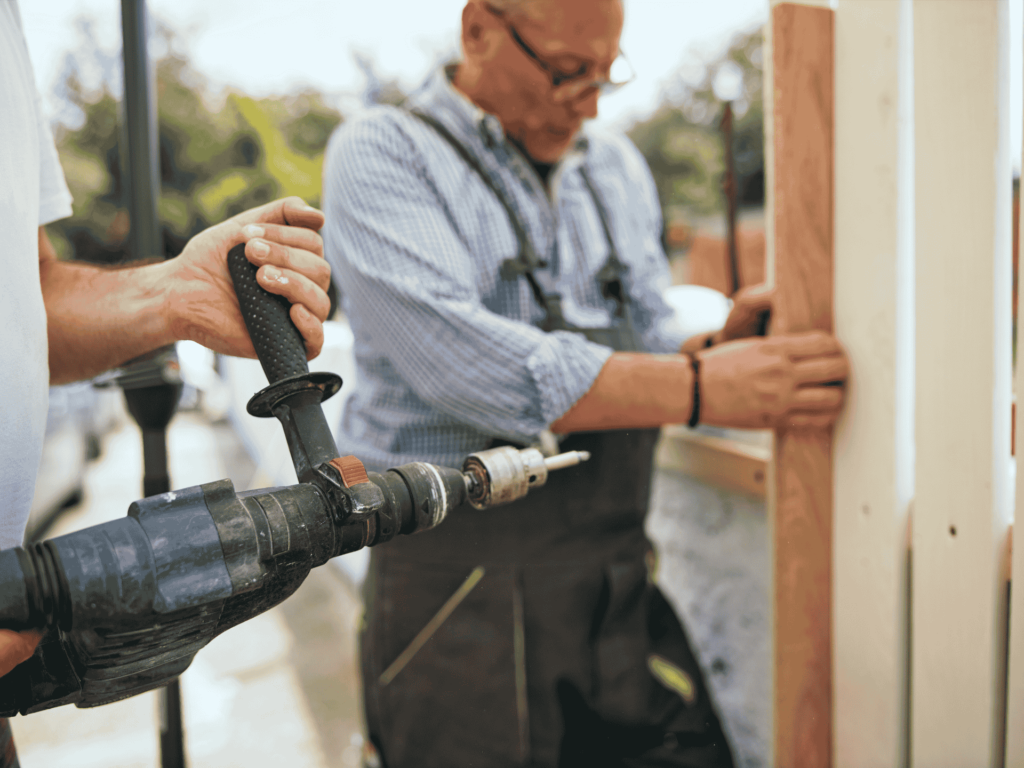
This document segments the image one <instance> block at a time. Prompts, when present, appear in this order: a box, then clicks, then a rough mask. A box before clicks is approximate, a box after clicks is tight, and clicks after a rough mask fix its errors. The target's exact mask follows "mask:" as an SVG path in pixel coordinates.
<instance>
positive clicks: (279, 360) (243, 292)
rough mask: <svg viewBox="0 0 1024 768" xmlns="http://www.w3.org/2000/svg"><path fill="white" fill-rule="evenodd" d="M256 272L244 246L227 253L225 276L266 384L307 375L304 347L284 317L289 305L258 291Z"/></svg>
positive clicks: (275, 296) (269, 294)
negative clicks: (226, 274) (226, 275)
mask: <svg viewBox="0 0 1024 768" xmlns="http://www.w3.org/2000/svg"><path fill="white" fill-rule="evenodd" d="M258 269H259V268H258V267H257V266H256V265H255V264H253V263H252V262H250V261H249V260H248V259H247V258H245V243H242V244H240V245H236V246H235V247H234V248H232V249H231V250H230V251H228V272H230V273H231V280H232V282H234V284H235V293H236V294H237V295H238V306H239V307H240V308H241V310H242V319H243V320H245V327H246V328H248V329H249V338H251V339H252V345H253V346H254V347H255V348H256V356H257V357H258V358H259V359H260V365H262V366H263V372H264V373H265V374H267V381H269V382H270V383H271V384H274V383H276V382H278V381H280V380H281V379H284V378H287V377H289V376H296V375H298V374H303V373H309V366H308V365H307V364H306V343H305V341H303V339H302V334H301V333H299V329H298V328H296V327H295V324H294V323H292V319H291V317H289V316H288V311H289V309H290V308H291V302H290V301H288V299H286V298H284V297H283V296H278V295H277V294H273V293H270V292H269V291H266V290H264V289H263V288H261V287H260V284H259V283H257V282H256V271H257V270H258Z"/></svg>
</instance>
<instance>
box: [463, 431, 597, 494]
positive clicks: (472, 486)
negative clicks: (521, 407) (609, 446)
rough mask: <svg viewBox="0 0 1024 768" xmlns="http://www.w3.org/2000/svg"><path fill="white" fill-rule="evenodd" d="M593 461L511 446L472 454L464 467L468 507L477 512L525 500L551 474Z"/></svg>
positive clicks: (576, 455) (582, 456)
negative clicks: (548, 455)
mask: <svg viewBox="0 0 1024 768" xmlns="http://www.w3.org/2000/svg"><path fill="white" fill-rule="evenodd" d="M589 458H590V454H589V453H587V452H586V451H568V452H567V453H560V454H558V455H557V456H551V457H547V458H545V456H544V454H543V453H541V452H540V451H539V450H538V449H537V448H523V449H518V448H514V447H513V446H510V445H503V446H501V447H499V448H491V449H489V450H486V451H479V452H478V453H473V454H470V455H469V456H468V457H467V458H466V461H465V463H464V464H463V465H462V471H463V473H465V475H466V478H467V480H466V482H467V485H468V488H469V503H470V504H472V505H473V506H474V507H476V508H477V509H486V508H488V507H496V506H498V505H500V504H508V503H510V502H513V501H515V500H516V499H521V498H523V497H524V496H525V495H526V494H527V493H529V492H530V491H531V490H532V489H534V488H539V487H540V486H542V485H544V484H545V483H546V482H547V481H548V472H551V471H553V470H556V469H564V468H566V467H573V466H576V465H577V464H579V463H580V462H583V461H586V460H587V459H589Z"/></svg>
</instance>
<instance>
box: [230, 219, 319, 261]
mask: <svg viewBox="0 0 1024 768" xmlns="http://www.w3.org/2000/svg"><path fill="white" fill-rule="evenodd" d="M242 237H243V239H245V240H252V239H254V238H260V239H261V240H263V241H264V242H268V243H270V244H275V243H276V244H280V245H285V246H290V247H292V248H299V249H302V250H305V251H309V252H310V253H311V254H315V255H316V256H317V257H323V255H324V241H323V238H322V237H320V235H319V233H317V232H314V231H313V230H311V229H304V228H303V227H289V226H287V225H283V224H250V225H246V226H244V227H242Z"/></svg>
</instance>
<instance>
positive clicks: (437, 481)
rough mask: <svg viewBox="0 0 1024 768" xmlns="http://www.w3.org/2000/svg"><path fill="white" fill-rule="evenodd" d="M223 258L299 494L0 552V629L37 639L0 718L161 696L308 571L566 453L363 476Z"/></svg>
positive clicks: (271, 322)
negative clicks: (199, 656) (200, 655)
mask: <svg viewBox="0 0 1024 768" xmlns="http://www.w3.org/2000/svg"><path fill="white" fill-rule="evenodd" d="M229 259H230V261H229V264H230V270H231V272H232V275H233V277H234V280H235V281H236V286H237V290H238V294H239V302H240V306H241V308H242V312H243V316H244V317H245V320H246V324H247V326H248V328H249V331H250V334H251V336H252V338H253V344H254V346H255V347H256V350H257V353H258V355H259V357H260V362H261V363H262V365H263V367H264V370H265V371H266V373H267V377H268V379H269V380H270V385H269V386H268V387H267V388H265V389H264V390H263V391H262V392H260V393H258V394H257V395H256V396H255V397H254V398H253V399H252V401H250V403H249V411H250V413H254V414H255V415H260V416H269V415H274V416H276V417H277V418H278V419H279V420H280V421H281V423H282V425H283V426H284V429H285V435H286V438H287V440H288V445H289V449H290V451H291V454H292V458H293V460H294V462H295V469H296V472H297V474H298V476H299V479H300V483H299V484H297V485H294V486H290V487H286V488H270V489H262V490H256V491H246V492H243V493H236V492H235V489H234V487H233V486H232V484H231V482H230V481H228V480H221V481H218V482H214V483H207V484H205V485H201V486H196V487H192V488H186V489H183V490H178V491H173V492H170V493H165V494H160V495H157V496H151V497H149V498H145V499H141V500H140V501H137V502H135V503H133V504H132V505H131V507H130V508H129V510H128V515H127V517H124V518H120V519H118V520H113V521H110V522H107V523H103V524H101V525H96V526H92V527H90V528H86V529H84V530H81V531H76V532H74V533H70V534H67V535H65V536H59V537H56V538H54V539H50V540H47V541H44V542H41V543H37V544H33V545H31V546H30V547H27V548H24V549H23V548H21V547H15V548H12V549H9V550H4V551H2V552H0V628H5V629H16V630H20V629H27V628H44V629H45V630H46V634H45V637H44V640H43V642H42V643H41V644H40V645H39V647H38V648H37V650H36V653H35V655H34V656H33V657H32V658H31V659H29V660H28V661H26V662H25V663H24V664H21V665H20V666H18V667H17V668H15V670H14V671H13V672H11V673H10V674H8V675H7V676H5V677H3V678H2V679H0V716H11V715H14V714H16V713H22V714H25V713H28V712H35V711H39V710H42V709H49V708H51V707H55V706H59V705H62V704H70V703H73V704H76V705H77V706H79V707H87V706H97V705H101V704H106V703H109V702H113V701H118V700H120V699H124V698H128V697H129V696H134V695H135V694H138V693H142V692H144V691H147V690H151V689H153V688H157V687H159V686H161V685H165V684H166V683H167V682H169V681H170V680H171V679H173V678H174V677H177V676H178V675H180V674H181V673H182V672H183V671H184V670H185V669H186V668H187V667H188V666H189V664H190V663H191V661H192V658H193V656H194V655H195V653H196V652H197V651H198V650H199V649H200V648H202V647H203V646H205V645H206V644H207V643H208V642H209V641H210V640H212V639H213V638H214V637H216V636H217V635H219V634H220V633H221V632H223V631H225V630H226V629H229V628H230V627H232V626H235V625H236V624H239V623H241V622H243V621H246V620H247V619H250V618H252V617H254V616H256V615H258V614H260V613H262V612H263V611H266V610H267V609H269V608H271V607H273V606H274V605H276V604H278V603H279V602H281V601H282V600H284V599H285V598H286V597H288V596H289V595H290V594H292V592H294V591H295V589H297V588H298V586H299V585H300V584H301V583H302V581H303V580H304V579H305V577H306V575H307V574H308V573H309V570H310V568H312V567H315V566H317V565H320V564H322V563H324V562H326V561H327V560H328V559H329V558H331V557H334V556H336V555H340V554H344V553H346V552H352V551H355V550H357V549H359V548H361V547H364V546H373V545H376V544H379V543H381V542H384V541H387V540H389V539H391V538H393V537H394V536H396V535H397V534H399V533H413V532H415V531H418V530H424V529H426V528H430V527H433V526H434V525H436V524H437V523H439V522H440V521H441V520H443V519H444V517H445V515H446V514H447V513H448V511H449V510H451V509H453V508H455V507H457V506H459V505H460V504H461V503H462V502H463V501H465V500H466V499H467V496H468V497H469V498H470V499H471V501H472V502H473V504H474V506H477V507H478V508H483V507H486V506H491V505H494V504H497V503H503V502H504V501H511V500H512V499H513V498H518V497H519V496H521V495H523V494H525V493H526V492H527V490H528V489H530V488H533V487H536V486H538V485H541V484H542V483H543V481H544V480H545V479H546V477H547V470H548V469H554V468H557V466H558V465H561V466H565V465H567V463H575V461H578V460H579V459H580V458H582V457H579V456H569V457H568V459H567V458H566V456H567V455H563V456H562V457H555V459H547V460H544V459H543V457H540V455H539V453H538V452H537V451H534V450H533V449H527V450H526V451H522V452H520V451H517V450H516V449H514V448H500V449H494V450H491V451H483V452H481V453H479V454H474V456H472V457H470V458H469V459H467V463H466V466H465V467H464V469H465V470H466V472H465V474H463V473H461V472H459V471H457V470H454V469H450V468H446V467H435V466H433V465H430V464H424V463H421V462H414V463H412V464H406V465H404V466H401V467H397V468H395V469H392V470H389V471H388V472H385V473H383V474H378V473H374V472H370V473H367V472H366V471H365V470H364V469H363V467H362V465H361V464H360V463H359V462H358V461H357V460H355V459H353V458H352V457H348V458H344V459H342V458H339V457H338V456H337V452H336V450H335V447H334V441H333V438H332V437H331V434H330V430H329V429H328V428H327V424H326V421H325V420H324V416H323V412H322V410H321V408H320V402H321V401H322V400H323V399H324V398H326V397H329V396H331V395H332V394H334V393H335V392H337V391H338V388H339V387H340V385H341V380H340V379H339V378H338V377H337V376H335V375H334V374H324V373H309V372H308V369H307V366H306V360H305V354H304V346H303V342H302V339H301V337H300V335H299V334H298V332H297V331H296V330H295V328H294V326H292V324H291V322H290V321H289V318H288V305H287V303H286V302H284V301H283V300H282V299H279V298H278V297H272V296H270V295H269V294H267V293H265V292H264V291H263V290H262V289H260V288H259V287H258V286H257V284H256V281H255V271H256V270H255V267H253V266H252V265H251V264H249V262H248V261H247V260H246V259H245V255H244V247H243V246H238V247H237V248H235V249H233V250H232V251H231V253H230V256H229ZM535 454H536V455H535Z"/></svg>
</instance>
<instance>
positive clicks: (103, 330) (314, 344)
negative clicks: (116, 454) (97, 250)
mask: <svg viewBox="0 0 1024 768" xmlns="http://www.w3.org/2000/svg"><path fill="white" fill-rule="evenodd" d="M70 215H71V195H70V193H69V192H68V188H67V184H66V183H65V181H64V175H63V173H62V171H61V169H60V165H59V163H58V159H57V152H56V149H55V147H54V143H53V137H52V135H51V133H50V130H49V127H48V126H47V123H46V121H45V119H44V117H43V115H42V111H41V108H40V100H39V96H38V93H37V91H36V87H35V81H34V78H33V74H32V68H31V64H30V61H29V56H28V50H27V48H26V45H25V38H24V34H23V32H22V28H21V19H20V15H19V11H18V5H17V0H0V233H2V239H0V265H2V271H0V274H2V275H3V283H2V285H0V290H2V291H3V299H0V393H2V400H0V548H7V547H12V546H16V545H19V544H21V543H22V538H23V536H24V531H25V524H26V521H27V518H28V511H29V505H30V503H31V501H32V493H33V489H34V486H35V479H36V472H37V469H38V465H39V460H40V456H41V451H42V441H43V434H44V430H45V426H46V411H47V393H48V386H49V385H50V384H60V383H65V382H70V381H75V380H79V379H84V378H87V377H91V376H94V375H96V374H98V373H100V372H102V371H104V370H107V369H109V368H112V367H114V366H117V365H120V364H122V363H124V362H126V361H127V360H130V359H132V358H134V357H137V356H139V355H141V354H144V353H146V352H148V351H150V350H153V349H157V348H159V347H162V346H164V345H167V344H170V343H172V342H174V341H177V340H182V339H190V340H193V341H197V342H199V343H200V344H203V345H205V346H207V347H209V348H210V349H213V350H214V351H216V352H221V353H225V354H230V355H238V356H242V357H255V356H256V354H255V351H254V349H253V346H252V342H251V341H250V340H249V335H248V333H247V332H246V329H245V325H244V323H243V321H242V316H241V313H240V312H239V309H238V303H237V300H236V299H235V294H234V289H233V287H232V282H231V278H230V275H229V274H228V271H227V262H226V258H227V252H228V250H229V249H231V248H232V247H233V246H235V245H238V244H239V243H243V242H244V243H246V248H245V254H246V256H247V257H248V259H249V260H250V261H251V262H253V263H254V264H257V265H259V266H260V270H259V272H258V275H257V279H258V280H259V283H260V285H262V286H263V287H264V288H266V289H267V290H269V291H271V292H273V293H276V294H280V295H282V296H285V297H286V298H287V299H288V300H289V301H291V302H292V308H291V318H292V320H293V321H294V323H295V325H296V326H297V327H298V328H299V330H300V331H301V333H302V335H303V337H304V339H305V341H306V348H307V354H308V355H309V356H310V357H315V356H316V355H317V354H319V352H320V348H321V346H322V345H323V326H322V323H323V321H324V320H325V319H326V318H327V314H328V311H329V306H330V302H329V300H328V298H327V293H326V289H327V287H328V286H329V285H330V267H329V266H328V265H327V262H326V261H324V259H323V243H322V241H321V239H320V235H319V234H318V230H319V229H320V228H321V226H322V225H323V215H322V214H321V213H320V212H319V211H318V210H316V209H314V208H311V207H309V206H308V205H306V203H304V202H303V201H302V200H300V199H299V198H287V199H284V200H278V201H276V202H273V203H268V204H267V205H264V206H261V207H259V208H254V209H252V210H250V211H247V212H245V213H242V214H239V215H238V216H235V217H234V218H231V219H228V220H227V221H225V222H223V223H221V224H218V225H216V226H214V227H211V228H209V229H207V230H206V231H205V232H202V233H201V234H199V235H197V236H196V237H195V238H193V239H192V240H191V241H190V242H189V243H188V245H187V246H186V247H185V250H184V251H183V252H182V254H181V255H180V256H178V257H177V258H175V259H171V260H169V261H163V262H159V263H154V264H149V265H147V266H143V267H136V268H128V269H118V270H110V269H102V268H98V267H91V266H87V265H82V264H73V263H69V262H65V261H60V260H58V259H57V256H56V253H55V252H54V249H53V247H52V245H51V244H50V241H49V239H48V238H47V236H46V231H45V225H46V224H49V223H51V222H53V221H56V220H57V219H61V218H64V217H67V216H70ZM154 256H156V254H154ZM38 641H39V635H38V634H37V633H35V632H21V633H19V632H12V631H10V630H0V675H3V674H6V673H7V672H9V671H10V670H11V669H13V668H14V666H16V665H17V664H19V663H20V662H22V661H24V660H25V659H26V658H28V657H29V656H30V655H31V654H32V652H33V650H34V649H35V646H36V645H37V644H38ZM2 746H3V745H2V744H0V749H2ZM2 764H3V763H2V755H0V765H2Z"/></svg>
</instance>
